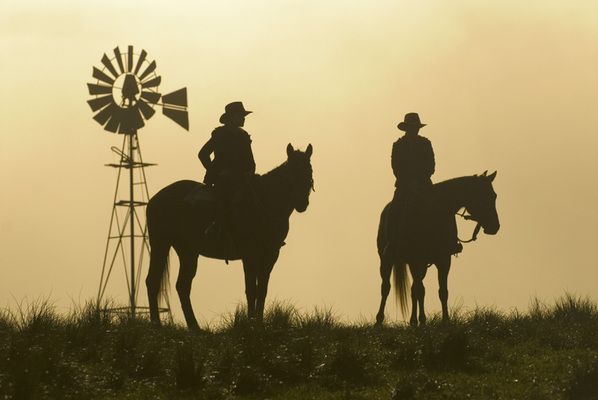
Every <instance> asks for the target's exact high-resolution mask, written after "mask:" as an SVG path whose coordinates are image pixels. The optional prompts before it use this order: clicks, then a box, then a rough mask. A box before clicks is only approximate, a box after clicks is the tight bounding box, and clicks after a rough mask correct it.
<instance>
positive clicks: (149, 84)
mask: <svg viewBox="0 0 598 400" xmlns="http://www.w3.org/2000/svg"><path fill="white" fill-rule="evenodd" d="M160 82H162V77H161V76H156V77H155V78H154V79H150V80H149V81H147V82H145V83H142V84H141V87H142V88H144V89H147V88H150V87H156V86H158V85H159V84H160Z"/></svg>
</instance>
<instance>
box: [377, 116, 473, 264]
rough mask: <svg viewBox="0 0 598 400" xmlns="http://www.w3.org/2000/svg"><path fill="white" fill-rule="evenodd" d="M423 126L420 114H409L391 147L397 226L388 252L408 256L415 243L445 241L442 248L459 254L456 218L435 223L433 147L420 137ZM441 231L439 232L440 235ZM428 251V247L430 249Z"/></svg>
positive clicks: (448, 218)
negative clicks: (397, 138) (440, 238)
mask: <svg viewBox="0 0 598 400" xmlns="http://www.w3.org/2000/svg"><path fill="white" fill-rule="evenodd" d="M424 126H426V124H422V123H421V121H420V118H419V115H418V114H417V113H408V114H406V115H405V118H404V120H403V122H401V123H399V125H398V126H397V127H398V128H399V129H400V130H402V131H404V132H405V135H404V136H402V137H400V138H399V140H397V141H396V142H395V143H394V144H393V146H392V155H391V164H392V170H393V173H394V175H395V177H396V181H395V193H394V197H393V201H392V206H391V216H390V218H391V220H392V221H394V223H395V229H393V230H392V232H391V236H390V240H389V243H388V245H387V246H388V247H387V251H399V252H403V253H404V252H405V251H406V250H408V248H413V247H414V246H413V243H414V242H417V243H423V244H424V245H423V246H421V247H423V248H425V242H426V241H435V240H436V238H435V237H438V236H440V237H442V238H444V239H445V240H446V243H444V244H443V246H444V247H446V248H447V250H449V251H450V252H451V253H452V254H456V253H459V252H460V251H461V250H462V246H461V244H460V243H459V241H458V239H457V225H456V222H455V217H454V215H450V214H446V215H444V217H445V219H446V221H445V224H442V225H438V224H435V223H433V222H432V220H434V219H436V215H435V214H437V213H438V205H437V202H436V199H435V198H434V196H433V195H432V192H431V189H432V179H431V177H432V175H433V174H434V171H435V168H436V163H435V160H434V150H433V148H432V143H431V142H430V140H428V139H427V138H425V137H423V136H420V135H419V131H420V129H421V128H423V127H424ZM439 230H440V232H439ZM428 247H429V246H428Z"/></svg>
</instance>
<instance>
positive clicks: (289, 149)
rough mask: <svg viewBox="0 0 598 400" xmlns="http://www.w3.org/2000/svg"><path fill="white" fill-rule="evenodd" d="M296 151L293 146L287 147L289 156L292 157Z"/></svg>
mask: <svg viewBox="0 0 598 400" xmlns="http://www.w3.org/2000/svg"><path fill="white" fill-rule="evenodd" d="M294 151H295V149H293V145H292V144H290V143H289V144H288V145H287V156H288V157H290V156H291V154H293V152H294Z"/></svg>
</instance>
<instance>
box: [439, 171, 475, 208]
mask: <svg viewBox="0 0 598 400" xmlns="http://www.w3.org/2000/svg"><path fill="white" fill-rule="evenodd" d="M475 179H476V177H474V176H463V177H460V178H454V179H449V180H447V181H443V182H440V183H437V184H436V185H434V188H435V190H436V194H437V196H438V198H439V199H440V201H441V202H443V203H444V204H446V205H447V207H448V208H449V209H450V211H451V212H455V213H456V212H457V211H459V209H460V208H462V207H465V205H466V204H467V201H468V200H469V197H470V196H471V193H472V190H471V187H472V185H474V183H475Z"/></svg>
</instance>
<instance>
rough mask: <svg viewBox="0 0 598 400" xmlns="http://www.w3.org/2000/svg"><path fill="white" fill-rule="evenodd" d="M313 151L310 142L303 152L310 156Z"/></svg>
mask: <svg viewBox="0 0 598 400" xmlns="http://www.w3.org/2000/svg"><path fill="white" fill-rule="evenodd" d="M313 152H314V148H313V147H312V145H311V143H310V144H309V145H308V146H307V149H305V154H307V158H310V157H311V155H312V153H313Z"/></svg>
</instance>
